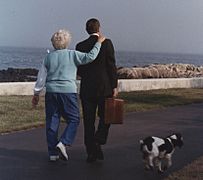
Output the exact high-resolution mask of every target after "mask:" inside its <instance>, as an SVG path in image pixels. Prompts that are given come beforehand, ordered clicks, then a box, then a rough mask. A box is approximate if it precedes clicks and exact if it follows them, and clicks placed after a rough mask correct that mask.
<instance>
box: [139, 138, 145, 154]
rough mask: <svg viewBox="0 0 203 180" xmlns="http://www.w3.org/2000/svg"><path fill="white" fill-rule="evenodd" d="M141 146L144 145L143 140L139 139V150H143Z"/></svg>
mask: <svg viewBox="0 0 203 180" xmlns="http://www.w3.org/2000/svg"><path fill="white" fill-rule="evenodd" d="M143 147H144V141H143V140H142V139H141V140H140V151H143Z"/></svg>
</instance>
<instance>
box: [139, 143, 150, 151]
mask: <svg viewBox="0 0 203 180" xmlns="http://www.w3.org/2000/svg"><path fill="white" fill-rule="evenodd" d="M140 151H142V152H143V153H150V151H149V149H148V147H147V144H145V142H144V141H143V140H140Z"/></svg>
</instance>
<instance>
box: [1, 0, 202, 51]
mask: <svg viewBox="0 0 203 180" xmlns="http://www.w3.org/2000/svg"><path fill="white" fill-rule="evenodd" d="M92 17H95V18H98V19H99V20H100V22H101V31H102V33H103V34H104V35H105V36H106V37H107V38H110V39H111V40H112V42H113V44H114V47H115V50H123V51H136V52H167V53H192V54H203V0H102V1H101V0H100V1H99V0H98V1H95V0H94V1H93V0H73V1H71V0H0V46H19V47H51V42H50V38H51V36H52V34H53V33H54V32H55V31H57V30H58V29H63V28H65V29H68V30H69V31H70V32H71V34H72V42H71V45H70V48H71V49H74V47H75V45H76V44H77V42H79V41H81V40H84V39H85V38H87V37H88V35H87V33H86V31H85V23H86V21H87V20H88V19H89V18H92Z"/></svg>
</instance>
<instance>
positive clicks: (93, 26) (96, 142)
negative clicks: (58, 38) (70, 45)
mask: <svg viewBox="0 0 203 180" xmlns="http://www.w3.org/2000/svg"><path fill="white" fill-rule="evenodd" d="M86 31H87V33H88V34H89V35H90V36H89V38H88V39H86V40H84V41H82V42H80V43H78V44H77V45H76V50H78V51H81V52H89V51H90V50H91V49H92V47H93V46H94V44H95V42H96V41H97V39H98V35H99V33H100V23H99V21H98V20H97V19H94V18H92V19H89V20H88V21H87V23H86ZM78 75H79V76H80V77H81V85H80V98H81V102H82V109H83V119H84V142H85V146H86V151H87V155H88V156H87V160H86V161H87V162H88V163H91V162H94V161H96V160H97V159H98V160H103V159H104V155H103V152H102V149H101V145H104V144H106V141H107V136H108V132H109V127H110V125H109V124H105V123H104V107H105V99H106V98H108V97H116V96H117V94H118V91H117V69H116V64H115V55H114V47H113V44H112V42H111V40H110V39H106V40H105V41H104V42H103V43H102V46H101V49H100V52H99V55H98V56H97V58H96V60H95V61H94V62H92V63H89V64H86V65H82V66H79V67H78ZM96 113H98V116H99V123H98V127H97V128H95V119H96Z"/></svg>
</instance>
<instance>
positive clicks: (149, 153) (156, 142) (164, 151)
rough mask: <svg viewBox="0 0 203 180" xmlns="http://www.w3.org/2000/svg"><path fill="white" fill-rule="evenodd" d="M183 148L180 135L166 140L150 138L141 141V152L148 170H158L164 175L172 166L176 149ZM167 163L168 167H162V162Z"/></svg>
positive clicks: (171, 136) (177, 134)
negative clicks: (172, 158)
mask: <svg viewBox="0 0 203 180" xmlns="http://www.w3.org/2000/svg"><path fill="white" fill-rule="evenodd" d="M177 146H178V147H179V148H181V147H182V146H183V137H182V135H181V134H180V133H176V134H173V135H170V136H168V137H166V138H159V137H154V136H150V137H147V138H145V139H144V140H140V150H141V152H142V153H143V161H144V166H145V169H146V170H153V169H154V167H155V168H157V169H158V172H159V173H163V172H164V171H165V170H166V169H168V168H169V167H170V166H171V165H172V160H171V157H172V154H173V153H174V151H175V147H177ZM163 160H165V161H166V166H164V167H162V161H163Z"/></svg>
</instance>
